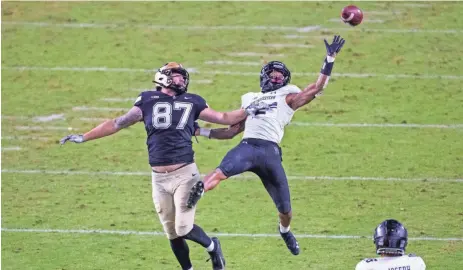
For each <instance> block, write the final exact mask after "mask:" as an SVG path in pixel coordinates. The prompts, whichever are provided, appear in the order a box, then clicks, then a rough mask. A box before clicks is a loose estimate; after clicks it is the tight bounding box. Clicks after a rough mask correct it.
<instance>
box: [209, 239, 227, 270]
mask: <svg viewBox="0 0 463 270" xmlns="http://www.w3.org/2000/svg"><path fill="white" fill-rule="evenodd" d="M211 240H212V242H214V245H215V248H214V251H211V252H209V255H210V256H211V257H210V258H209V259H207V261H209V260H211V262H212V269H213V270H223V269H225V258H224V257H223V253H222V248H221V247H220V241H219V239H218V238H217V237H212V238H211Z"/></svg>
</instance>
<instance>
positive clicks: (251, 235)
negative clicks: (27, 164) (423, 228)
mask: <svg viewBox="0 0 463 270" xmlns="http://www.w3.org/2000/svg"><path fill="white" fill-rule="evenodd" d="M2 231H3V232H19V233H67V234H116V235H131V234H133V235H152V236H165V233H164V232H156V231H132V230H102V229H93V230H91V229H90V230H86V229H28V228H2ZM207 234H208V235H213V236H222V237H245V238H270V237H271V238H280V237H281V236H280V234H274V233H256V234H254V233H226V232H222V233H221V232H208V233H207ZM295 236H296V237H298V238H321V239H369V238H371V236H361V235H331V234H295ZM408 239H409V240H412V241H463V238H461V237H430V236H421V237H409V238H408Z"/></svg>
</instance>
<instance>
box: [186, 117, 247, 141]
mask: <svg viewBox="0 0 463 270" xmlns="http://www.w3.org/2000/svg"><path fill="white" fill-rule="evenodd" d="M245 122H246V120H243V121H241V122H239V123H237V124H235V125H232V126H230V127H228V128H214V129H209V128H198V129H196V131H195V135H196V136H204V137H207V138H209V139H217V140H228V139H233V138H234V137H235V136H236V135H238V134H240V133H241V132H243V130H244V123H245Z"/></svg>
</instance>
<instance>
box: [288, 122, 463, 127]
mask: <svg viewBox="0 0 463 270" xmlns="http://www.w3.org/2000/svg"><path fill="white" fill-rule="evenodd" d="M289 125H295V126H316V127H317V126H318V127H380V128H396V127H399V128H463V124H388V123H384V124H370V123H310V122H298V121H294V122H291V123H290V124H289Z"/></svg>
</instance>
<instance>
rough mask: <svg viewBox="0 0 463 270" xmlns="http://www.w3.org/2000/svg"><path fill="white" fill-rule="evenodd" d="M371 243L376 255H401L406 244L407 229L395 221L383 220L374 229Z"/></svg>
mask: <svg viewBox="0 0 463 270" xmlns="http://www.w3.org/2000/svg"><path fill="white" fill-rule="evenodd" d="M373 242H374V243H375V245H376V253H377V254H378V255H381V254H387V255H403V254H404V253H405V247H406V246H407V242H408V233H407V229H405V227H404V226H403V225H402V224H401V223H400V222H398V221H397V220H394V219H388V220H385V221H383V222H381V224H379V225H378V227H376V229H375V233H374V235H373Z"/></svg>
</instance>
